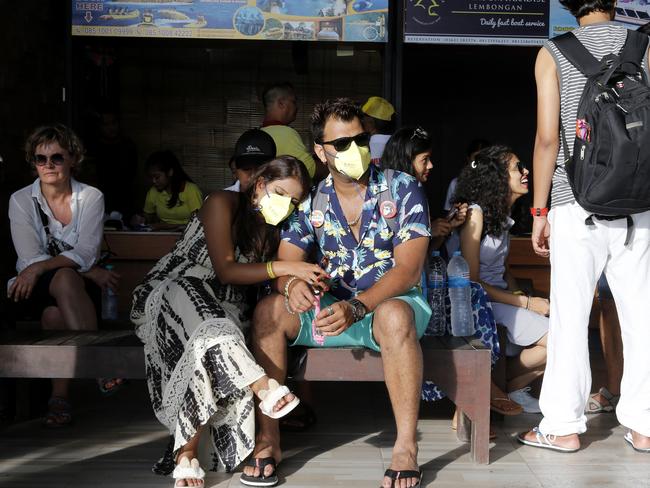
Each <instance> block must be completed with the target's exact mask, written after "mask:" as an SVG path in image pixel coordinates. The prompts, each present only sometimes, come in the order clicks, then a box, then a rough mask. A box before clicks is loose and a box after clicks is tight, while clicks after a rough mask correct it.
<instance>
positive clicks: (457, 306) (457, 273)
mask: <svg viewBox="0 0 650 488" xmlns="http://www.w3.org/2000/svg"><path fill="white" fill-rule="evenodd" d="M447 277H448V278H447V286H448V287H449V300H450V301H451V333H452V334H453V335H455V336H473V335H474V332H475V329H474V316H473V315H472V303H471V290H470V284H469V266H468V264H467V261H465V259H463V256H461V255H460V251H456V252H454V256H453V257H452V258H451V260H450V261H449V266H447Z"/></svg>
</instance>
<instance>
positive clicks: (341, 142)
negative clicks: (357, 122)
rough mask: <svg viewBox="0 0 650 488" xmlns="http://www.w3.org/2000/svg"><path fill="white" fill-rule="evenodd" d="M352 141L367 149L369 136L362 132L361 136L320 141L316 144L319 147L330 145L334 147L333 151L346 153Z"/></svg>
mask: <svg viewBox="0 0 650 488" xmlns="http://www.w3.org/2000/svg"><path fill="white" fill-rule="evenodd" d="M352 141H354V142H355V144H356V145H357V146H364V147H368V146H369V145H370V134H368V133H367V132H362V133H361V134H357V135H356V136H352V137H339V138H338V139H334V140H333V141H321V142H318V144H320V145H321V146H323V145H325V144H330V145H332V146H334V149H336V151H337V152H341V151H347V150H348V148H349V147H350V145H351V144H352Z"/></svg>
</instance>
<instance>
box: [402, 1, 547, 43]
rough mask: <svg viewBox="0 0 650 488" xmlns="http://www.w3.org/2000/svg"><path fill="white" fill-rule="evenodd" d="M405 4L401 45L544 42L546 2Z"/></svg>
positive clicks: (409, 2) (545, 33)
mask: <svg viewBox="0 0 650 488" xmlns="http://www.w3.org/2000/svg"><path fill="white" fill-rule="evenodd" d="M405 1H406V8H405V12H404V41H405V42H420V43H434V44H504V45H531V44H533V45H535V44H542V43H543V42H544V40H546V39H548V31H549V4H548V0H405Z"/></svg>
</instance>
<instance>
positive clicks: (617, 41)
mask: <svg viewBox="0 0 650 488" xmlns="http://www.w3.org/2000/svg"><path fill="white" fill-rule="evenodd" d="M573 33H574V34H575V36H576V37H577V38H578V39H579V40H580V42H582V44H584V46H585V47H586V48H587V49H588V50H589V52H590V53H591V54H593V55H594V57H596V58H597V59H602V58H603V57H604V56H606V55H608V54H611V53H618V52H620V50H621V49H622V48H623V45H624V44H625V39H626V37H627V29H626V28H625V27H623V26H621V25H618V24H616V23H614V22H600V23H597V24H590V25H586V26H584V27H579V28H577V29H575V30H574V31H573ZM544 47H545V48H546V49H547V50H548V51H549V52H550V53H551V55H552V56H553V58H554V59H555V63H556V64H557V68H558V77H559V80H560V115H561V119H562V125H563V126H564V127H565V129H566V140H567V144H568V146H569V153H570V154H573V140H574V132H573V128H574V127H575V123H576V118H577V115H578V104H579V102H580V97H581V96H582V91H583V90H584V87H585V84H586V83H587V78H586V77H585V76H584V75H583V74H582V73H580V71H578V69H577V68H575V67H574V66H573V65H572V64H571V63H570V62H569V61H568V60H567V59H566V58H565V57H564V56H563V55H562V53H560V51H559V50H558V48H557V47H556V46H555V44H554V43H553V41H552V40H549V41H546V42H545V43H544ZM643 66H644V67H645V68H646V70H647V56H646V57H645V58H644V60H643ZM560 141H562V136H561V135H560ZM574 201H575V199H574V197H573V192H572V191H571V187H570V186H569V181H568V179H567V174H566V170H565V168H564V151H563V149H562V144H561V142H560V150H559V152H558V156H557V160H556V166H555V172H554V173H553V188H552V190H551V205H552V206H553V207H555V206H557V205H564V204H567V203H573V202H574Z"/></svg>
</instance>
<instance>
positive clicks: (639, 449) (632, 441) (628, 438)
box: [623, 430, 650, 454]
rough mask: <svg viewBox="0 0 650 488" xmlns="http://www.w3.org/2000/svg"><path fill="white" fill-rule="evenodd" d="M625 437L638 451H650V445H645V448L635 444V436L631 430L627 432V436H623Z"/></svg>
mask: <svg viewBox="0 0 650 488" xmlns="http://www.w3.org/2000/svg"><path fill="white" fill-rule="evenodd" d="M623 439H625V441H626V442H627V443H628V444H629V445H630V446H632V449H634V450H635V451H636V452H643V453H646V454H647V453H650V447H644V448H641V447H636V446H635V445H634V438H633V437H632V432H630V431H629V430H628V431H627V434H625V436H624V437H623Z"/></svg>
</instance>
